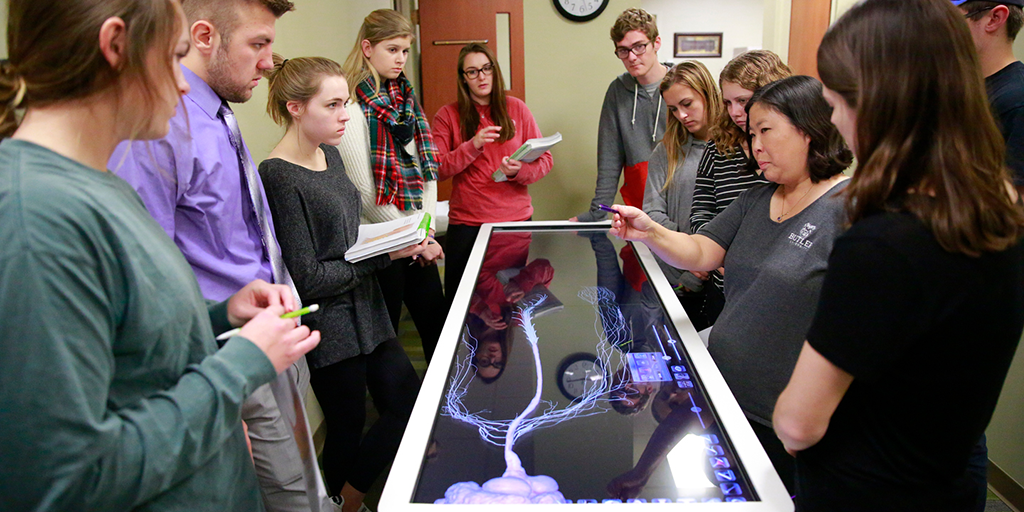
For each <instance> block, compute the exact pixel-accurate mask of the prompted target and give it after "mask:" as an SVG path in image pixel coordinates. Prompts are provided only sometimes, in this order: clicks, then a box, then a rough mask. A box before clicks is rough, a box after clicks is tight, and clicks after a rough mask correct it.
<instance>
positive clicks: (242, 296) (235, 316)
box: [228, 279, 297, 327]
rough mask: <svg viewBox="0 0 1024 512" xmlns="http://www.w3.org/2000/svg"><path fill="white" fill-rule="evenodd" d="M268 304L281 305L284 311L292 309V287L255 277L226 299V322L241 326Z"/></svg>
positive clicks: (293, 305)
mask: <svg viewBox="0 0 1024 512" xmlns="http://www.w3.org/2000/svg"><path fill="white" fill-rule="evenodd" d="M270 306H283V307H284V309H285V311H294V310H295V308H296V306H297V305H296V304H295V296H294V295H293V294H292V289H291V288H289V287H288V286H286V285H283V284H270V283H268V282H266V281H264V280H262V279H256V280H255V281H253V282H251V283H249V284H247V285H245V287H243V288H242V289H241V290H238V292H236V293H235V294H234V295H232V296H231V298H230V299H228V322H229V323H231V326H232V327H241V326H242V324H244V323H246V322H248V321H249V320H250V319H252V318H253V317H254V316H256V315H257V314H258V313H259V312H260V311H263V310H264V309H266V308H268V307H270Z"/></svg>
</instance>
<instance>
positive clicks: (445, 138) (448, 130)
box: [431, 103, 483, 180]
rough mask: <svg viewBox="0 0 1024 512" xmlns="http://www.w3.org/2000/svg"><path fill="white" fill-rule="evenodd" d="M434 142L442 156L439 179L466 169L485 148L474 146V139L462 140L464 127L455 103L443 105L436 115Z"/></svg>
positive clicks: (432, 131)
mask: <svg viewBox="0 0 1024 512" xmlns="http://www.w3.org/2000/svg"><path fill="white" fill-rule="evenodd" d="M431 133H432V134H433V136H434V144H436V145H437V152H438V154H439V155H441V156H440V162H439V163H440V166H439V168H438V179H442V180H446V179H448V178H451V177H452V176H455V175H456V174H458V173H460V172H462V171H464V170H466V168H468V167H469V166H470V164H472V163H473V161H474V160H476V159H477V157H478V156H480V155H482V154H483V149H476V148H475V147H473V141H472V140H467V141H465V142H463V141H462V128H461V127H460V126H459V109H458V106H457V105H456V104H455V103H450V104H448V105H445V106H443V107H441V110H438V111H437V115H435V116H434V124H433V125H431Z"/></svg>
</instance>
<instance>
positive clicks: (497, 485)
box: [435, 287, 632, 504]
mask: <svg viewBox="0 0 1024 512" xmlns="http://www.w3.org/2000/svg"><path fill="white" fill-rule="evenodd" d="M579 297H580V298H581V299H583V300H584V301H586V302H588V303H590V304H591V305H592V306H593V307H594V309H595V311H596V312H597V315H598V317H597V319H596V320H595V331H596V334H597V343H596V344H595V353H596V354H597V359H598V361H597V363H598V364H599V365H600V366H601V367H602V368H605V369H606V370H607V372H608V373H607V375H612V374H615V373H616V372H617V371H619V369H620V367H621V366H622V362H621V360H620V359H618V358H615V359H613V353H614V352H615V349H614V347H619V346H621V344H623V343H625V342H627V341H628V340H631V339H632V335H631V332H630V327H629V323H628V322H626V321H625V319H624V318H623V316H622V313H621V311H619V308H618V307H617V306H615V295H614V293H612V292H611V291H609V290H608V289H606V288H604V287H586V288H584V289H583V290H582V291H580V293H579ZM546 300H548V297H547V296H546V295H544V294H540V295H538V296H535V297H533V298H531V299H529V300H526V301H523V302H522V303H520V304H518V305H517V306H516V308H515V312H514V314H513V320H514V322H515V324H516V325H517V326H518V327H520V328H521V329H522V330H523V334H524V337H525V339H526V340H527V341H528V343H529V345H530V347H531V349H532V352H533V361H534V367H535V371H536V388H535V390H534V395H533V399H532V400H531V401H530V403H529V404H528V405H527V406H526V408H525V409H523V411H522V412H520V413H519V414H518V415H517V416H516V417H515V418H513V419H493V418H487V417H485V414H486V413H488V411H478V412H470V411H469V410H467V408H466V407H465V405H464V404H463V398H464V397H465V396H466V393H467V389H468V386H469V384H470V383H471V382H472V381H473V379H474V377H475V376H476V372H475V368H474V365H473V359H472V350H467V352H468V355H466V356H464V357H462V358H460V359H458V360H457V361H456V362H455V365H456V366H455V368H454V371H453V375H452V377H451V381H450V382H449V387H448V392H447V393H446V395H445V398H444V402H443V405H442V407H441V414H443V415H445V416H448V417H451V418H453V419H455V420H458V421H461V422H464V423H467V424H470V425H473V426H475V427H476V429H477V431H478V432H479V434H480V438H481V439H482V440H483V441H485V442H487V443H490V444H492V445H495V446H497V447H499V448H502V449H503V450H504V458H505V472H504V474H502V476H500V477H496V478H492V479H490V480H488V481H486V482H484V483H483V485H480V484H478V483H476V482H458V483H456V484H453V485H451V486H450V487H449V488H448V490H447V491H446V492H445V495H444V496H445V497H444V498H442V499H439V500H437V501H435V503H439V504H471V503H472V504H484V503H565V502H566V500H565V498H564V496H562V493H561V492H559V491H558V483H557V482H556V481H555V480H554V479H553V478H551V477H549V476H545V475H534V476H531V475H528V474H527V473H526V471H525V470H524V468H523V465H522V462H521V461H520V458H519V456H518V455H516V453H515V450H514V448H515V444H516V441H518V440H519V439H520V438H522V436H524V435H526V434H528V433H530V432H532V431H534V430H537V429H540V428H544V427H546V426H551V425H556V424H561V423H563V422H566V421H570V420H572V419H574V418H581V417H586V416H591V415H594V414H602V413H604V412H607V411H608V410H609V407H607V406H606V404H607V403H608V402H609V401H610V400H612V398H610V397H611V396H612V393H613V392H614V391H616V388H618V387H622V386H623V385H624V384H623V383H621V382H617V381H616V380H615V379H611V378H606V377H605V376H598V378H593V379H591V380H589V381H588V382H587V384H586V385H585V387H584V392H583V394H582V395H581V396H580V397H578V398H576V399H575V400H573V401H572V402H570V403H569V405H567V406H565V407H563V408H558V407H559V405H558V403H556V402H555V403H553V402H549V401H547V400H541V391H542V389H543V387H544V378H543V374H544V372H543V368H542V367H541V361H540V352H539V350H538V347H537V344H538V343H539V342H540V340H539V339H538V335H537V330H536V328H535V327H534V313H535V311H537V310H538V308H541V309H543V307H544V305H545V301H546ZM471 338H472V334H471V333H470V332H469V330H468V329H467V330H466V331H465V332H464V334H463V338H462V343H463V345H464V347H466V348H467V349H468V348H470V347H471V342H475V340H471ZM613 361H615V362H614V363H613ZM538 411H539V412H538ZM535 413H536V414H535Z"/></svg>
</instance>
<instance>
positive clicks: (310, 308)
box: [217, 304, 320, 341]
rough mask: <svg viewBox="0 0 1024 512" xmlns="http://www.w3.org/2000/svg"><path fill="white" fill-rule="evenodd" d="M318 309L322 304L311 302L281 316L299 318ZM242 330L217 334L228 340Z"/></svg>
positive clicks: (220, 338) (219, 337)
mask: <svg viewBox="0 0 1024 512" xmlns="http://www.w3.org/2000/svg"><path fill="white" fill-rule="evenodd" d="M318 309H320V305H319V304H310V305H309V306H306V307H304V308H302V309H296V310H295V311H292V312H291V313H285V314H283V315H281V318H298V317H300V316H302V315H305V314H306V313H314V312H316V311H317V310H318ZM241 330H242V328H241V327H239V328H235V329H231V330H230V331H227V332H225V333H223V334H221V335H220V336H217V341H224V340H226V339H228V338H230V337H232V336H234V335H236V334H238V331H241Z"/></svg>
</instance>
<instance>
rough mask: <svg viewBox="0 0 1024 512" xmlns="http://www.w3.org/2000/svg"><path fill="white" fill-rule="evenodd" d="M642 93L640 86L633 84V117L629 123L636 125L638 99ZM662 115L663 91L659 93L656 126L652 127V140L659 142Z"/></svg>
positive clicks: (655, 117) (655, 118)
mask: <svg viewBox="0 0 1024 512" xmlns="http://www.w3.org/2000/svg"><path fill="white" fill-rule="evenodd" d="M639 94H640V86H639V85H637V84H633V119H631V120H630V121H629V123H630V124H631V125H633V126H636V101H637V97H638V96H639ZM659 117H661V93H658V110H657V112H655V113H654V127H653V128H651V142H658V118H659Z"/></svg>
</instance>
